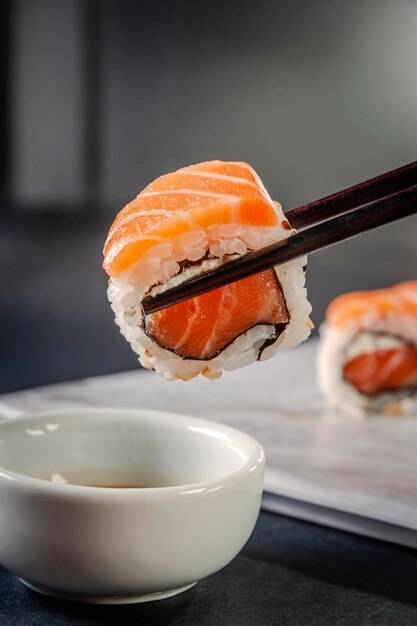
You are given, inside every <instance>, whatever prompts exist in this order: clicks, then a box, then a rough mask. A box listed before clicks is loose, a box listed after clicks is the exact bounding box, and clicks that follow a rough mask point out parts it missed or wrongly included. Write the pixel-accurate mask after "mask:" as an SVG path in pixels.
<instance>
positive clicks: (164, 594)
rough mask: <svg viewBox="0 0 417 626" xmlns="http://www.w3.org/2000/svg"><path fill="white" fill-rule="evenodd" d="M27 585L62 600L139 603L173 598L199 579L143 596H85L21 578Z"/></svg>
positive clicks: (96, 602)
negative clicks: (175, 587) (182, 585)
mask: <svg viewBox="0 0 417 626" xmlns="http://www.w3.org/2000/svg"><path fill="white" fill-rule="evenodd" d="M19 580H20V581H21V582H22V583H23V584H24V585H25V586H26V587H29V589H32V591H37V592H38V593H41V594H42V595H44V596H49V597H50V598H59V599H60V600H69V601H70V602H83V603H85V604H138V603H141V602H154V601H155V600H164V599H165V598H171V597H172V596H176V595H178V594H179V593H183V592H184V591H187V590H188V589H191V587H194V585H196V584H197V582H198V581H196V582H194V583H191V584H190V585H184V587H178V588H177V589H169V590H168V591H160V592H156V593H148V594H145V595H143V596H83V595H76V594H72V593H66V592H65V591H59V590H58V589H51V588H49V587H44V586H43V585H36V584H34V583H30V582H28V581H27V580H24V579H23V578H20V579H19Z"/></svg>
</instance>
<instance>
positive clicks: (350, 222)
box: [142, 185, 417, 315]
mask: <svg viewBox="0 0 417 626" xmlns="http://www.w3.org/2000/svg"><path fill="white" fill-rule="evenodd" d="M415 213H417V185H413V186H412V187H408V188H407V189H403V190H402V191H397V192H396V193H392V194H389V195H386V196H384V197H382V198H379V199H378V200H374V201H373V202H369V203H367V204H365V205H364V206H361V207H360V208H358V209H356V210H353V211H350V212H348V213H346V214H344V215H341V216H338V217H335V218H333V219H330V220H328V221H326V222H323V223H321V224H318V225H316V226H312V227H311V228H308V229H306V230H303V231H301V232H299V233H297V234H296V235H294V236H292V237H289V238H287V239H284V240H281V241H278V242H277V243H274V244H272V245H270V246H267V247H265V248H262V249H260V250H256V251H254V252H250V253H248V254H246V255H244V256H241V257H239V258H237V259H235V260H234V261H230V262H228V263H225V264H224V265H221V266H219V267H218V268H216V269H214V270H210V271H208V272H204V273H203V274H200V275H199V276H197V277H195V278H192V279H190V280H187V281H185V282H183V283H181V284H180V285H178V286H177V287H174V288H172V289H168V290H167V291H164V292H162V293H160V294H158V295H157V296H154V297H152V296H148V297H146V298H144V299H143V301H142V308H143V312H144V314H145V315H149V314H150V313H155V312H156V311H160V310H161V309H165V308H167V307H169V306H173V305H174V304H178V303H179V302H183V301H184V300H188V299H190V298H194V297H196V296H200V295H202V294H203V293H206V292H207V291H211V290H213V289H218V288H219V287H224V286H225V285H228V284H229V283H232V282H234V281H236V280H241V279H242V278H246V277H247V276H252V275H253V274H257V273H259V272H263V271H265V270H268V269H271V268H273V267H274V266H276V265H280V264H282V263H288V262H289V261H292V260H294V259H297V258H299V257H302V256H304V255H306V254H311V253H312V252H317V251H318V250H321V249H323V248H327V247H328V246H331V245H334V244H336V243H339V242H340V241H344V240H346V239H350V238H351V237H354V236H355V235H359V234H361V233H364V232H366V231H368V230H372V229H373V228H377V227H378V226H383V225H384V224H389V223H391V222H395V221H397V220H400V219H403V218H405V217H409V216H411V215H414V214H415ZM393 253H394V252H393Z"/></svg>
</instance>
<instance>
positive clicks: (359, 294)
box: [326, 280, 417, 328]
mask: <svg viewBox="0 0 417 626" xmlns="http://www.w3.org/2000/svg"><path fill="white" fill-rule="evenodd" d="M369 314H370V315H373V316H378V317H384V316H389V315H398V314H400V315H410V316H412V317H417V280H414V281H408V282H404V283H400V284H398V285H395V286H393V287H389V288H387V289H376V290H374V291H356V292H351V293H346V294H343V295H342V296H339V297H338V298H335V299H334V300H333V302H332V303H331V304H330V305H329V307H328V309H327V312H326V320H327V322H329V324H330V325H332V326H337V327H339V328H343V327H345V326H347V325H349V324H351V323H357V324H358V325H360V322H361V319H362V318H365V317H366V316H367V315H369Z"/></svg>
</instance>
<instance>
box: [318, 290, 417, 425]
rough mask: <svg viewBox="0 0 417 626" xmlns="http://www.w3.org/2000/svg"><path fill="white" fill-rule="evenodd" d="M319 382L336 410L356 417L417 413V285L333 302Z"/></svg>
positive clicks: (357, 294)
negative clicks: (368, 413) (361, 415)
mask: <svg viewBox="0 0 417 626" xmlns="http://www.w3.org/2000/svg"><path fill="white" fill-rule="evenodd" d="M318 381H319V385H320V388H321V390H322V392H323V394H324V396H325V398H326V399H327V401H328V404H329V405H330V406H336V407H340V408H342V409H345V410H347V411H349V412H351V413H356V414H363V413H365V412H367V411H372V412H383V413H391V414H404V413H413V412H414V413H417V281H410V282H404V283H400V284H398V285H395V286H394V287H390V288H388V289H377V290H374V291H360V292H353V293H347V294H344V295H342V296H339V297H338V298H336V299H335V300H333V302H332V303H331V304H330V306H329V308H328V309H327V313H326V321H325V324H324V325H323V326H322V329H321V341H320V347H319V354H318Z"/></svg>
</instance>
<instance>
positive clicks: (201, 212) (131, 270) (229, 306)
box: [103, 161, 312, 380]
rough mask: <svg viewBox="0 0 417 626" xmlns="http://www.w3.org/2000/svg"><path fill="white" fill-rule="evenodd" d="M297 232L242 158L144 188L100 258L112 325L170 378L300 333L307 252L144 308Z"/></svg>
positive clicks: (241, 361) (297, 338)
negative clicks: (157, 307) (149, 310)
mask: <svg viewBox="0 0 417 626" xmlns="http://www.w3.org/2000/svg"><path fill="white" fill-rule="evenodd" d="M294 233H295V231H294V230H293V229H292V228H291V225H290V224H289V223H288V221H287V220H286V218H285V216H284V214H283V212H282V209H281V206H280V205H279V204H278V203H274V202H273V201H272V200H271V198H270V197H269V195H268V193H267V191H266V190H265V188H264V186H263V184H262V182H261V180H260V179H259V177H258V176H257V174H256V173H255V171H254V170H253V169H252V168H251V167H250V166H249V165H248V164H247V163H241V162H228V163H226V162H222V161H210V162H206V163H200V164H198V165H191V166H189V167H185V168H182V169H180V170H178V171H177V172H173V173H170V174H166V175H164V176H161V177H159V178H157V179H156V180H155V181H154V182H152V183H151V184H150V185H148V186H147V187H146V188H145V189H144V190H143V191H142V192H141V193H139V195H138V196H137V197H136V198H135V200H133V201H132V202H130V203H129V204H128V205H127V206H126V207H124V209H122V210H121V211H120V213H119V214H118V215H117V217H116V219H115V221H114V223H113V224H112V226H111V228H110V231H109V234H108V237H107V240H106V243H105V246H104V263H103V267H104V269H105V271H106V272H107V273H108V275H109V277H110V280H109V289H108V296H109V300H110V303H111V306H112V308H113V311H114V313H115V318H116V323H117V324H118V326H119V327H120V331H121V333H122V334H123V335H124V336H125V337H126V339H127V340H128V341H129V342H130V344H131V347H132V349H133V350H134V351H135V352H136V353H137V354H138V355H139V359H140V362H141V363H142V365H143V366H144V367H147V368H149V369H153V370H154V371H156V372H157V373H158V374H160V375H162V376H164V377H165V378H166V379H168V380H175V379H182V380H189V379H191V378H193V377H194V376H197V375H198V374H203V375H205V376H206V377H208V378H213V379H214V378H218V377H219V376H220V375H221V373H222V372H223V371H225V370H234V369H237V368H239V367H243V366H244V365H248V364H250V363H252V362H254V361H256V360H264V359H267V358H269V357H271V356H272V355H273V354H274V353H275V351H276V350H277V349H278V348H280V347H292V346H294V345H296V344H298V343H300V342H301V341H303V340H304V339H306V338H307V337H308V335H309V334H310V329H311V326H312V324H311V322H310V320H309V315H310V312H311V307H310V305H309V303H308V301H307V294H306V289H305V287H304V280H305V277H304V273H305V272H304V266H305V264H306V259H305V258H304V259H297V260H295V261H291V262H290V263H287V264H286V265H280V266H279V267H276V268H274V269H272V270H267V271H264V272H261V273H259V274H256V275H254V276H250V277H248V278H244V279H242V280H239V281H236V282H234V283H231V284H230V285H227V286H225V287H221V288H219V289H216V290H213V291H210V292H208V293H206V294H203V295H201V296H198V297H195V298H192V299H191V300H188V301H185V302H182V303H180V304H177V305H174V306H171V307H169V308H167V309H163V310H162V311H158V312H156V313H153V314H150V315H146V316H145V315H144V314H143V311H142V307H141V302H142V300H143V299H144V298H145V297H146V296H149V295H156V294H158V293H161V292H162V291H165V290H166V289H169V288H171V287H174V286H177V285H179V284H180V283H182V282H183V281H185V280H187V279H189V278H191V277H194V276H196V275H198V274H200V273H202V272H204V271H206V270H209V269H214V268H216V267H219V266H220V265H222V264H223V263H227V262H228V261H230V260H232V259H235V258H237V257H239V256H241V255H244V254H246V253H247V252H249V251H251V250H257V249H259V248H262V247H264V246H266V245H268V244H271V243H273V242H276V241H279V240H281V239H284V238H286V237H289V236H291V235H292V234H294Z"/></svg>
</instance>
